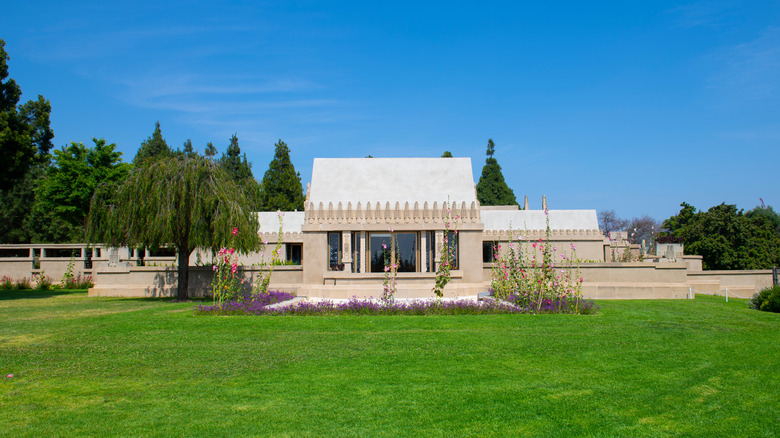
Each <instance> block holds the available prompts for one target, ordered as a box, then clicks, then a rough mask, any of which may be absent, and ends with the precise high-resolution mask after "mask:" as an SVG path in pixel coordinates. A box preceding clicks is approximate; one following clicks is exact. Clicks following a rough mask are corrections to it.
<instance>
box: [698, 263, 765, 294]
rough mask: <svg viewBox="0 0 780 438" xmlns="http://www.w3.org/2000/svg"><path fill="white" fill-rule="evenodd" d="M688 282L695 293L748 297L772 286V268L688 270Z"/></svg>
mask: <svg viewBox="0 0 780 438" xmlns="http://www.w3.org/2000/svg"><path fill="white" fill-rule="evenodd" d="M688 283H689V284H690V287H691V288H693V289H694V292H695V293H700V294H708V295H725V294H726V289H728V291H729V296H733V297H737V298H750V297H752V296H753V295H754V294H755V293H756V292H758V291H760V290H761V289H764V288H766V287H770V286H772V270H771V269H763V270H753V271H700V272H693V271H689V272H688Z"/></svg>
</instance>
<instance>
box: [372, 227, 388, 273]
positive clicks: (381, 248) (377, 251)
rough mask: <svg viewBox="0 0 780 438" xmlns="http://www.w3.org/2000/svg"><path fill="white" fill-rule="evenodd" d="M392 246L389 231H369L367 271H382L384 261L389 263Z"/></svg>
mask: <svg viewBox="0 0 780 438" xmlns="http://www.w3.org/2000/svg"><path fill="white" fill-rule="evenodd" d="M392 247H393V242H392V235H391V234H390V233H371V234H370V235H369V251H370V253H369V257H370V260H369V264H370V266H369V268H370V269H369V272H384V270H385V263H388V264H389V263H390V257H391V254H392Z"/></svg>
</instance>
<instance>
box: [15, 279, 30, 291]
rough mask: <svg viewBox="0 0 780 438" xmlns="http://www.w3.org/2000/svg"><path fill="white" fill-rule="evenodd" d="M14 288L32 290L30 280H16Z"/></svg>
mask: <svg viewBox="0 0 780 438" xmlns="http://www.w3.org/2000/svg"><path fill="white" fill-rule="evenodd" d="M16 288H17V289H19V290H25V289H32V285H30V279H29V278H24V277H22V278H21V279H19V280H16Z"/></svg>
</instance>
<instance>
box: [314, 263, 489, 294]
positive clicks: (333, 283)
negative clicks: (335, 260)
mask: <svg viewBox="0 0 780 438" xmlns="http://www.w3.org/2000/svg"><path fill="white" fill-rule="evenodd" d="M450 275H451V281H450V282H449V283H448V284H447V286H446V287H445V288H444V292H443V293H444V296H445V297H448V298H456V297H464V296H476V295H477V294H479V293H480V292H484V291H486V290H487V286H485V285H484V284H483V283H480V282H476V283H470V282H464V281H463V271H460V270H453V271H450ZM384 281H385V275H384V273H363V274H353V273H351V272H334V271H329V272H328V273H326V274H325V276H324V279H323V284H322V285H319V284H306V285H303V286H302V287H301V289H300V291H299V292H300V295H303V296H308V297H319V298H332V299H338V298H352V297H357V298H379V297H380V296H381V295H382V291H383V287H384ZM435 284H436V273H435V272H399V273H398V275H397V277H396V293H395V297H396V298H433V297H434V296H435V295H434V294H433V287H434V285H435Z"/></svg>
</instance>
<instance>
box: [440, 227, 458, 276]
mask: <svg viewBox="0 0 780 438" xmlns="http://www.w3.org/2000/svg"><path fill="white" fill-rule="evenodd" d="M447 245H448V246H449V250H450V251H449V252H450V266H451V269H458V235H457V234H455V232H454V231H450V232H448V233H447ZM441 258H442V260H443V259H444V254H442V255H441Z"/></svg>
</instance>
